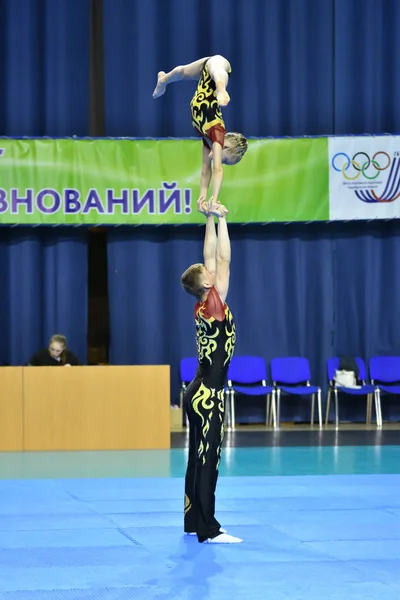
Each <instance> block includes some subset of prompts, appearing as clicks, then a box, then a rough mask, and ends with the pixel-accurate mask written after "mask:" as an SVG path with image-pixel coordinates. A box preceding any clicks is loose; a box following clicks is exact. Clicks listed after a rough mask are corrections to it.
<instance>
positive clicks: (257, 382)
mask: <svg viewBox="0 0 400 600" xmlns="http://www.w3.org/2000/svg"><path fill="white" fill-rule="evenodd" d="M267 378H268V376H267V365H266V363H265V360H264V359H263V358H261V357H260V356H234V357H233V358H232V361H231V364H230V365H229V370H228V387H227V390H226V391H227V395H228V398H229V400H230V402H229V406H230V407H229V426H230V428H231V429H235V394H236V393H239V394H246V395H247V396H265V399H266V417H265V424H266V425H269V423H270V414H271V412H272V416H273V419H274V426H275V427H276V408H275V390H274V388H273V387H272V386H268V385H267ZM271 399H272V402H271Z"/></svg>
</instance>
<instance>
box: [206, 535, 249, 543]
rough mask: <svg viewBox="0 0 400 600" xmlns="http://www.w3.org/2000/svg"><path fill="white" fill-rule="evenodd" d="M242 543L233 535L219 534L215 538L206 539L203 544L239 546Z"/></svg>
mask: <svg viewBox="0 0 400 600" xmlns="http://www.w3.org/2000/svg"><path fill="white" fill-rule="evenodd" d="M241 542H243V540H241V539H240V538H237V537H234V536H233V535H228V534H227V533H220V534H219V535H217V537H215V538H208V540H205V542H203V543H205V544H240V543H241Z"/></svg>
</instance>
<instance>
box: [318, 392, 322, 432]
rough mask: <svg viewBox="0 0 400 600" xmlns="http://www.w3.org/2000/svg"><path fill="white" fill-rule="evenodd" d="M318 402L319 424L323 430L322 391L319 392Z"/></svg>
mask: <svg viewBox="0 0 400 600" xmlns="http://www.w3.org/2000/svg"><path fill="white" fill-rule="evenodd" d="M317 402H318V422H319V428H320V429H322V400H321V390H318V394H317Z"/></svg>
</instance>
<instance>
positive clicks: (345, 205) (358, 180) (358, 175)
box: [329, 136, 400, 221]
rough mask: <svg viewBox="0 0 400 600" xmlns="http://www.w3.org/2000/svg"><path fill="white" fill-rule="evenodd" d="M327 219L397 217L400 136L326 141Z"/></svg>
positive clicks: (399, 184) (399, 192)
mask: <svg viewBox="0 0 400 600" xmlns="http://www.w3.org/2000/svg"><path fill="white" fill-rule="evenodd" d="M329 196H330V211H329V213H330V215H329V216H330V220H332V221H334V220H346V221H347V220H354V219H398V218H399V217H400V137H398V136H376V137H367V136H362V137H338V138H329Z"/></svg>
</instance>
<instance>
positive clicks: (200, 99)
mask: <svg viewBox="0 0 400 600" xmlns="http://www.w3.org/2000/svg"><path fill="white" fill-rule="evenodd" d="M207 63H208V60H206V61H205V62H204V65H203V70H202V73H201V77H200V80H199V83H198V84H197V88H196V91H195V94H194V96H193V98H192V101H191V103H190V111H191V114H192V124H193V127H194V128H195V129H196V131H197V133H198V134H199V135H201V137H202V138H203V143H204V144H205V145H207V146H209V147H211V146H212V143H213V142H218V143H219V144H220V145H221V146H222V147H224V136H225V123H224V120H223V118H222V112H221V108H220V106H219V104H218V100H217V90H216V86H215V81H214V80H213V79H212V77H211V75H210V73H209V72H208V66H207ZM229 73H230V71H229Z"/></svg>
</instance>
